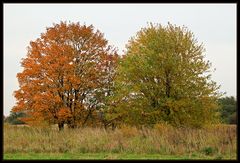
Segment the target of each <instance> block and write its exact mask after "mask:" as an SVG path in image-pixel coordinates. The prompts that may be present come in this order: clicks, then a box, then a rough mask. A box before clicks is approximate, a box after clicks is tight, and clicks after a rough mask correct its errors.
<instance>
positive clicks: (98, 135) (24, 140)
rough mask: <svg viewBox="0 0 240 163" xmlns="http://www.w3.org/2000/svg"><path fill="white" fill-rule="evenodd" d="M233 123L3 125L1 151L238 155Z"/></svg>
mask: <svg viewBox="0 0 240 163" xmlns="http://www.w3.org/2000/svg"><path fill="white" fill-rule="evenodd" d="M236 146H237V138H236V126H235V125H215V126H209V127H206V128H204V129H187V128H186V129H179V128H178V129H177V128H173V127H171V126H166V125H156V126H155V127H154V128H152V129H150V128H143V129H137V128H135V127H127V126H125V127H122V128H121V129H116V130H114V131H113V130H104V129H100V128H81V129H67V128H66V129H65V130H64V131H61V132H59V131H57V130H55V129H51V128H32V127H27V126H23V127H19V126H11V125H4V153H15V152H23V153H30V152H31V153H32V152H34V153H59V152H60V153H64V152H69V153H97V152H109V153H121V152H125V153H139V154H150V153H151V154H152V153H158V154H162V155H165V154H166V155H169V154H170V155H192V156H194V155H202V156H206V155H209V156H211V155H213V156H216V157H219V158H233V159H236V155H237V152H236V151H237V147H236Z"/></svg>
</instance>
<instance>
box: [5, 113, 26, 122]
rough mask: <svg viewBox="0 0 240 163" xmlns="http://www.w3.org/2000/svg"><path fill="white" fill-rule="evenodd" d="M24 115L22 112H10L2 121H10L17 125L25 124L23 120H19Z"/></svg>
mask: <svg viewBox="0 0 240 163" xmlns="http://www.w3.org/2000/svg"><path fill="white" fill-rule="evenodd" d="M24 117H26V114H25V113H24V112H12V111H11V113H10V115H9V116H8V117H6V118H5V119H4V122H6V123H10V124H13V125H18V124H25V122H23V121H21V118H24Z"/></svg>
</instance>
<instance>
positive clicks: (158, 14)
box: [4, 3, 237, 115]
mask: <svg viewBox="0 0 240 163" xmlns="http://www.w3.org/2000/svg"><path fill="white" fill-rule="evenodd" d="M236 7H237V6H236V4H233V3H232V4H230V3H229V4H160V3H159V4H157V3H156V4H80V3H79V4H7V3H5V4H4V115H9V114H10V110H11V109H12V107H13V106H14V104H15V98H14V97H13V91H15V90H17V89H18V81H17V78H16V74H17V73H18V72H21V71H22V70H23V69H22V68H21V65H20V61H21V58H25V57H26V54H27V50H26V47H27V46H28V45H29V42H30V41H31V40H35V39H36V38H38V37H40V34H41V33H44V32H45V30H46V27H49V26H52V24H53V23H59V22H60V21H71V22H80V24H83V23H86V25H90V24H92V25H93V26H94V27H95V28H96V29H99V30H100V31H101V32H103V33H104V34H105V38H106V39H107V40H109V42H110V44H113V45H114V46H116V47H118V49H119V53H120V54H122V53H123V52H122V51H123V50H124V48H125V44H126V43H127V41H128V40H129V38H130V37H131V36H134V35H135V34H136V32H137V31H139V30H140V29H141V28H142V27H146V26H147V23H148V22H152V23H160V24H162V25H167V22H170V23H172V24H176V25H180V26H183V25H185V26H187V27H188V28H189V29H190V30H191V31H192V32H193V33H194V34H195V36H196V38H197V39H198V41H199V42H200V43H201V42H202V43H203V44H204V46H205V48H206V53H205V55H206V59H208V60H210V62H212V69H213V68H216V71H215V72H213V73H212V79H213V80H214V81H216V82H217V84H220V85H221V88H220V91H222V92H226V93H227V94H226V95H227V96H235V97H236V62H237V60H236Z"/></svg>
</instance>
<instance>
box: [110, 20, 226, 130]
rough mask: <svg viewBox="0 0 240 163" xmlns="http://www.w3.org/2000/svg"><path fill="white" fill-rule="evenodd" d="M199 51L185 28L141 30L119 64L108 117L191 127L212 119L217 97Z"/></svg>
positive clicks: (218, 95) (214, 116)
mask: <svg viewBox="0 0 240 163" xmlns="http://www.w3.org/2000/svg"><path fill="white" fill-rule="evenodd" d="M203 52H204V48H203V45H202V44H199V43H198V42H197V40H196V39H195V38H194V35H193V33H192V32H190V31H189V30H188V29H187V28H186V27H177V26H175V25H172V24H170V23H169V24H168V25H167V26H166V27H163V26H161V25H159V24H157V25H153V24H150V26H149V27H147V28H142V29H141V30H140V31H139V32H138V33H137V35H136V37H132V38H131V39H130V40H129V42H128V44H127V52H126V55H125V56H124V57H123V58H122V59H121V60H120V61H119V65H118V67H117V76H116V79H115V89H114V90H115V93H114V96H113V97H112V98H111V107H110V109H109V111H108V112H109V114H108V119H112V120H114V119H116V123H117V122H119V123H128V124H131V125H144V124H147V125H154V124H156V123H158V122H162V121H164V122H167V123H170V124H172V125H174V126H194V127H200V126H202V125H204V124H207V123H212V122H213V121H217V119H218V118H217V117H218V115H217V108H218V107H217V103H216V100H217V98H218V97H220V96H221V95H220V93H219V92H218V89H219V86H217V85H216V83H215V82H214V81H212V80H211V74H209V72H210V67H211V63H210V62H209V61H205V60H204V55H203Z"/></svg>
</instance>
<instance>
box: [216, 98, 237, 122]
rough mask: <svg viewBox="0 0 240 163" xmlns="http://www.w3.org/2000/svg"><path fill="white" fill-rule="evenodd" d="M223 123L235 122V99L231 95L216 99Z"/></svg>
mask: <svg viewBox="0 0 240 163" xmlns="http://www.w3.org/2000/svg"><path fill="white" fill-rule="evenodd" d="M218 103H219V106H220V108H221V109H220V113H221V119H222V122H223V123H234V122H235V123H236V111H237V106H236V104H237V101H236V99H235V98H234V97H233V96H230V97H222V98H219V99H218Z"/></svg>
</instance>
